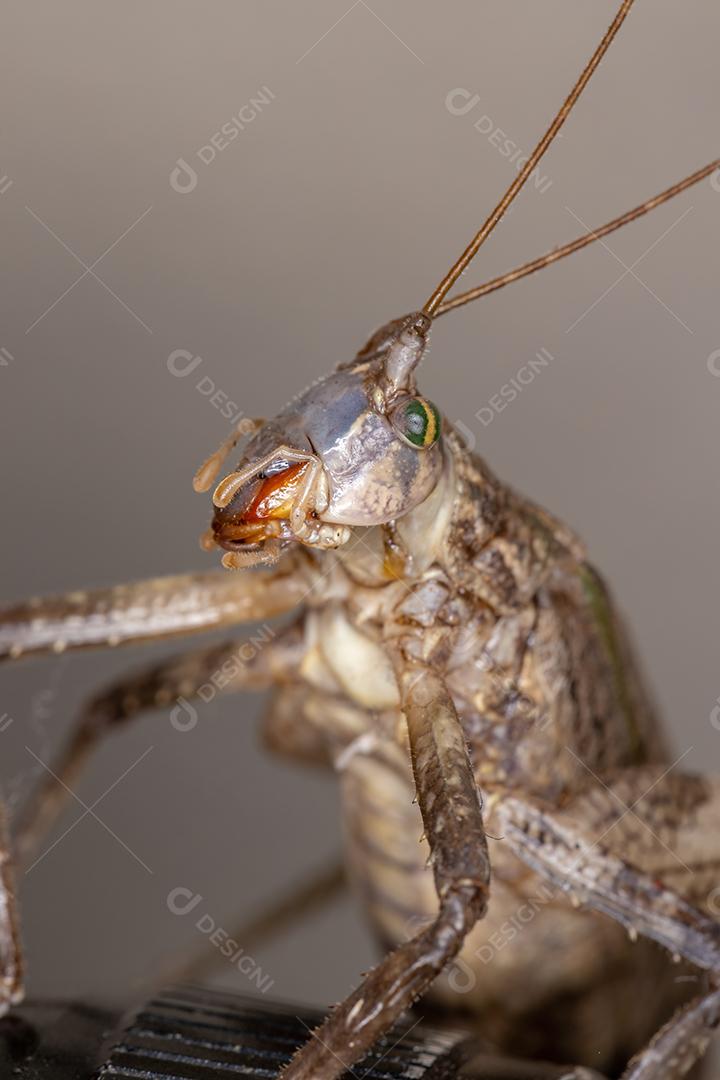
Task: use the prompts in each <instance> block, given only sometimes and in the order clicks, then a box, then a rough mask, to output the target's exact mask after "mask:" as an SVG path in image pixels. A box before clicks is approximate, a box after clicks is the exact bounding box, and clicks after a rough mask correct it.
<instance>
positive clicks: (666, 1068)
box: [622, 990, 720, 1080]
mask: <svg viewBox="0 0 720 1080" xmlns="http://www.w3.org/2000/svg"><path fill="white" fill-rule="evenodd" d="M718 1024H720V990H714V991H713V992H712V993H710V994H707V995H706V996H705V997H701V998H696V999H695V1000H694V1001H692V1002H690V1004H689V1005H686V1006H685V1008H684V1009H681V1010H680V1011H679V1012H677V1013H676V1014H675V1016H673V1017H672V1019H671V1020H669V1021H668V1023H667V1024H665V1026H664V1027H663V1028H661V1029H660V1031H659V1032H658V1033H657V1035H655V1037H654V1038H653V1039H652V1040H651V1042H650V1043H649V1044H648V1046H646V1047H645V1049H644V1050H642V1051H641V1052H640V1053H639V1054H638V1055H637V1056H636V1057H634V1058H633V1060H632V1061H631V1062H630V1064H629V1065H628V1067H627V1070H626V1071H625V1072H624V1073H623V1075H622V1080H681V1078H682V1077H683V1076H686V1075H687V1073H688V1072H689V1071H690V1069H691V1068H692V1067H693V1065H694V1064H695V1063H696V1062H697V1061H699V1060H700V1058H701V1057H702V1055H703V1054H704V1053H705V1051H706V1050H707V1048H708V1045H709V1043H710V1040H711V1038H712V1036H713V1033H714V1031H715V1029H716V1028H717V1027H718Z"/></svg>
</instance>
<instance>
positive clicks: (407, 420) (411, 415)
mask: <svg viewBox="0 0 720 1080" xmlns="http://www.w3.org/2000/svg"><path fill="white" fill-rule="evenodd" d="M392 422H393V426H394V427H395V430H396V431H398V432H399V433H400V435H402V437H403V438H404V439H407V441H408V442H409V443H411V444H412V445H413V446H419V447H420V448H421V449H423V450H427V449H428V447H430V446H433V445H434V443H436V442H437V441H438V439H439V438H440V413H439V412H438V411H437V409H436V408H435V406H434V405H433V403H432V402H431V401H427V399H426V398H421V397H416V398H409V399H408V400H406V401H403V402H401V403H400V404H399V405H398V406H397V408H396V409H395V411H394V412H393V415H392Z"/></svg>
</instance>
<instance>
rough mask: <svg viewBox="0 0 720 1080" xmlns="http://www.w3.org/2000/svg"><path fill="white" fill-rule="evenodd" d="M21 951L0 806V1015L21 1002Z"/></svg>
mask: <svg viewBox="0 0 720 1080" xmlns="http://www.w3.org/2000/svg"><path fill="white" fill-rule="evenodd" d="M22 997H23V985H22V951H21V946H20V933H19V929H18V919H17V910H16V901H15V884H14V880H13V871H12V865H11V860H10V843H9V838H8V835H7V829H6V827H5V812H4V810H3V808H2V806H0V1016H4V1015H5V1013H6V1012H7V1011H8V1009H9V1008H10V1007H11V1006H12V1005H16V1004H17V1003H18V1002H19V1001H22Z"/></svg>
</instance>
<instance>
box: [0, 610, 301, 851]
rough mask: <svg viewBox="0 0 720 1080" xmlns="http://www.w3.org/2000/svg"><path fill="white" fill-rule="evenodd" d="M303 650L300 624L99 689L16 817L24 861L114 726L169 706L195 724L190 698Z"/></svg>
mask: <svg viewBox="0 0 720 1080" xmlns="http://www.w3.org/2000/svg"><path fill="white" fill-rule="evenodd" d="M301 649H302V641H301V635H300V632H299V627H296V626H291V627H289V628H287V629H285V630H282V631H279V632H278V633H277V634H275V633H273V632H270V631H269V630H268V631H267V632H264V633H263V637H262V639H260V635H258V636H257V639H251V640H249V641H246V642H238V641H230V642H224V643H223V644H220V645H211V646H210V647H208V648H205V649H193V650H191V651H190V652H187V653H183V654H181V655H180V656H175V657H173V658H171V659H170V660H166V661H164V662H162V663H160V664H157V665H155V666H153V667H151V668H146V669H144V670H142V671H140V672H138V673H137V674H136V675H135V676H134V677H133V678H126V679H123V680H122V681H120V682H119V683H116V684H115V685H113V686H111V687H109V688H108V689H106V690H104V691H103V692H102V693H100V694H99V695H97V696H96V697H95V698H93V699H92V700H91V701H90V702H89V703H88V705H87V706H86V707H85V709H84V711H83V713H82V716H81V719H80V723H79V725H78V726H77V728H76V730H75V731H74V733H73V735H72V737H71V739H70V743H69V745H68V746H67V747H66V748H65V750H64V752H63V754H62V757H61V759H60V761H59V762H58V764H57V765H55V766H54V767H53V771H52V773H46V774H45V776H44V777H43V780H42V781H41V784H40V787H39V790H38V791H37V792H36V793H35V795H34V797H33V798H32V799H31V800H30V803H29V805H28V807H27V808H26V813H25V815H24V818H23V820H22V821H21V824H20V827H19V830H18V836H17V840H16V848H17V851H18V853H19V858H21V859H23V860H25V859H27V857H28V855H29V854H30V853H31V852H32V850H33V849H34V848H35V846H36V845H37V843H38V841H39V840H40V838H41V837H42V836H43V835H44V833H45V832H46V830H47V829H48V828H49V827H50V826H51V825H52V822H53V821H54V820H55V818H56V817H57V815H58V813H59V812H60V811H61V809H62V807H63V806H64V804H65V802H66V800H67V797H68V793H69V789H71V788H72V786H73V783H74V781H75V779H76V777H77V776H78V774H79V773H80V771H81V770H82V768H83V766H84V765H85V763H86V762H87V760H88V758H89V756H90V755H91V753H92V752H93V751H94V750H95V749H96V748H97V746H98V743H99V742H100V741H101V740H102V739H103V738H104V736H105V735H107V734H108V733H109V732H110V731H111V730H113V729H114V728H116V727H119V726H121V725H123V724H126V723H128V721H130V720H132V719H133V718H134V717H135V716H137V715H138V714H140V713H142V712H144V711H146V710H148V709H158V708H164V709H170V708H171V712H170V720H171V722H172V723H173V724H174V725H175V726H176V727H177V728H178V730H181V731H182V730H189V729H190V728H192V727H194V726H195V724H196V723H197V716H198V714H197V710H196V709H195V707H194V706H193V704H192V702H193V700H196V699H197V698H198V696H201V694H202V692H203V691H204V690H205V688H208V687H209V688H210V692H211V693H212V695H213V696H214V695H215V693H217V692H218V691H219V690H222V691H223V692H230V691H234V690H244V689H260V688H264V687H266V686H269V685H270V684H272V682H274V681H276V680H278V679H282V678H285V677H287V676H288V674H289V673H291V672H292V670H293V668H294V666H295V665H296V664H297V662H298V661H299V656H300V653H301Z"/></svg>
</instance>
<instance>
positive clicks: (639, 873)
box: [497, 766, 720, 1080]
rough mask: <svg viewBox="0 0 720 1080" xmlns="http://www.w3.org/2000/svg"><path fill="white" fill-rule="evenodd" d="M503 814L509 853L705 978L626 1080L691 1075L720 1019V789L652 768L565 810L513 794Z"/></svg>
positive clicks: (624, 776) (626, 775)
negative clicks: (715, 890) (719, 900)
mask: <svg viewBox="0 0 720 1080" xmlns="http://www.w3.org/2000/svg"><path fill="white" fill-rule="evenodd" d="M598 780H599V778H598ZM643 793H644V794H643ZM497 813H498V819H499V823H500V827H501V830H502V832H503V835H504V837H505V840H506V842H507V843H508V845H509V846H510V848H511V849H512V850H513V851H514V852H515V853H516V854H517V855H518V856H519V857H520V858H521V859H523V860H524V861H525V862H526V863H527V864H528V865H529V866H531V867H532V869H533V870H535V871H536V872H537V873H539V874H540V875H541V876H542V877H543V878H545V880H547V881H549V882H550V883H551V884H552V885H553V886H555V887H556V888H557V890H558V894H559V895H562V894H563V893H565V894H567V895H568V896H569V897H570V898H571V899H572V900H573V901H574V903H575V904H576V906H577V905H580V906H583V907H587V908H590V909H593V910H595V911H598V912H601V913H602V914H604V915H607V916H609V917H610V918H612V919H615V920H616V921H617V922H620V923H621V924H622V925H624V926H625V927H626V928H627V929H628V932H629V933H630V935H631V937H635V936H637V935H643V936H645V937H648V938H650V939H652V940H654V941H656V942H657V943H658V944H660V945H662V946H664V947H665V948H666V949H668V950H669V951H670V953H671V954H673V955H675V956H678V957H682V958H684V959H686V960H688V961H690V962H691V963H692V964H694V965H695V966H696V967H698V968H700V969H701V970H702V971H704V972H706V977H707V979H708V982H709V984H710V987H709V989H708V991H707V992H706V993H705V994H703V995H701V996H700V997H698V998H696V999H695V1000H694V1001H693V1002H691V1003H690V1005H689V1006H686V1008H685V1009H684V1010H681V1011H680V1012H679V1013H677V1014H676V1015H675V1016H674V1017H673V1018H672V1019H671V1020H670V1021H669V1023H667V1024H666V1025H665V1027H663V1028H662V1029H661V1030H660V1031H659V1032H658V1034H657V1035H656V1036H655V1037H654V1038H653V1039H652V1041H651V1042H650V1043H649V1045H648V1046H647V1047H646V1048H645V1049H644V1050H643V1051H641V1053H640V1054H638V1055H637V1056H636V1057H635V1058H634V1059H633V1061H632V1062H631V1063H630V1065H629V1066H628V1070H627V1072H626V1073H625V1078H626V1080H680V1078H681V1077H683V1076H686V1075H687V1074H688V1072H689V1071H690V1069H691V1068H692V1067H693V1065H694V1064H695V1062H697V1061H698V1060H699V1059H700V1057H701V1056H702V1054H703V1053H704V1051H705V1049H706V1048H707V1045H708V1043H709V1041H710V1038H711V1036H712V1033H713V1031H714V1029H715V1028H716V1027H717V1026H718V1023H719V1022H720V990H719V989H718V986H719V985H720V923H718V921H717V919H715V918H713V917H711V915H709V914H707V913H706V911H704V910H702V909H703V906H704V907H705V908H707V906H708V900H709V895H708V894H709V892H710V889H711V883H712V881H713V879H714V876H715V871H716V866H717V847H718V835H719V832H718V826H719V824H720V782H718V781H713V780H706V779H702V778H700V777H693V776H681V775H677V774H675V775H672V776H669V775H667V772H665V773H663V772H661V767H654V768H653V767H649V766H648V767H643V768H642V769H635V770H627V771H624V772H622V773H620V774H618V775H617V776H615V777H613V778H610V779H609V780H608V782H607V783H606V782H605V781H599V784H598V786H597V787H594V788H592V789H590V791H589V792H588V793H587V794H586V795H583V796H582V797H580V798H578V799H576V800H575V801H574V802H573V803H571V804H570V805H569V806H568V807H565V808H564V809H563V810H562V811H559V812H558V811H555V810H553V809H552V808H549V807H545V806H544V805H542V804H540V803H537V802H531V801H528V800H524V799H521V798H516V797H511V798H507V799H504V800H503V801H502V802H501V803H499V805H498V808H497Z"/></svg>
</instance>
